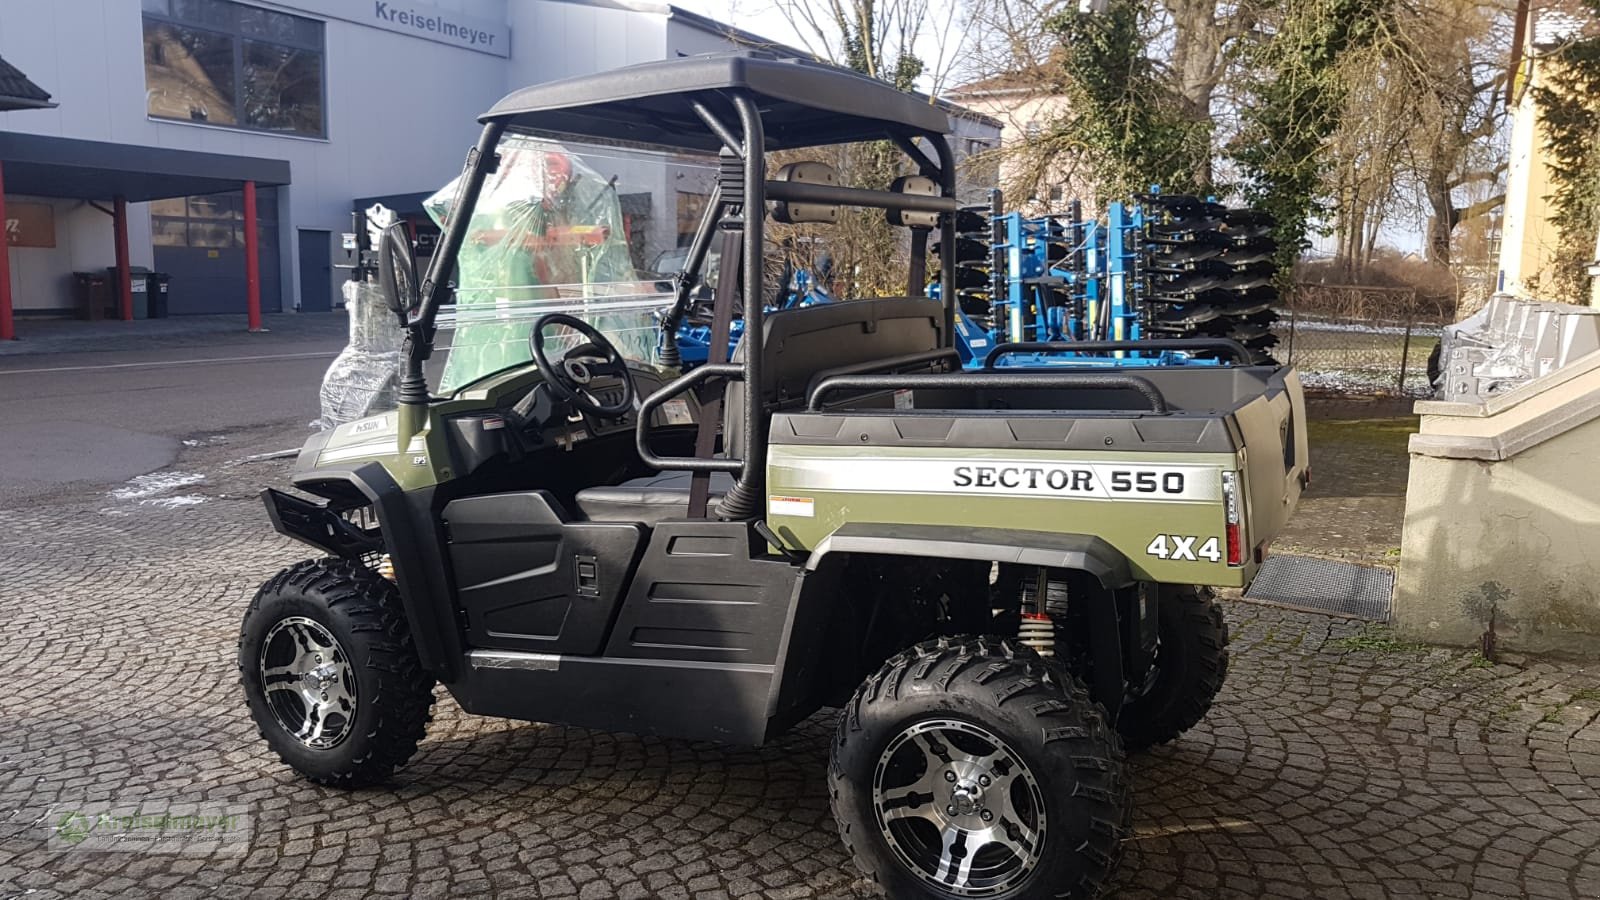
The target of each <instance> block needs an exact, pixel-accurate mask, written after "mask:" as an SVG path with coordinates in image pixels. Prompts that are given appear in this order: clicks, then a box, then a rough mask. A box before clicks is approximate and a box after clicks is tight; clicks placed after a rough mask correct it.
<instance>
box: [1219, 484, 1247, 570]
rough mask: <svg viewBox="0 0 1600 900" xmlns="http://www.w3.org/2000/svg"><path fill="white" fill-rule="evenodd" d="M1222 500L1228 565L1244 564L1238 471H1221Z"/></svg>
mask: <svg viewBox="0 0 1600 900" xmlns="http://www.w3.org/2000/svg"><path fill="white" fill-rule="evenodd" d="M1222 502H1223V505H1224V506H1225V507H1226V508H1227V516H1228V524H1227V529H1226V530H1227V536H1228V565H1230V566H1242V565H1244V533H1243V531H1242V530H1241V528H1240V507H1239V473H1237V472H1223V473H1222Z"/></svg>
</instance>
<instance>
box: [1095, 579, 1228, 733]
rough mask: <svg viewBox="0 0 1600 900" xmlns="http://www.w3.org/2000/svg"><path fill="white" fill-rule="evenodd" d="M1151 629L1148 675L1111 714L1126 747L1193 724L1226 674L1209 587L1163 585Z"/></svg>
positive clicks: (1220, 624) (1224, 627)
mask: <svg viewBox="0 0 1600 900" xmlns="http://www.w3.org/2000/svg"><path fill="white" fill-rule="evenodd" d="M1156 627H1157V631H1156V654H1155V660H1154V662H1153V663H1152V664H1151V666H1150V672H1149V676H1148V677H1147V678H1146V679H1145V684H1144V687H1143V688H1142V690H1140V691H1139V692H1137V693H1136V694H1135V695H1133V696H1131V697H1129V699H1128V702H1127V703H1125V704H1124V705H1123V707H1122V712H1121V714H1120V715H1119V716H1118V717H1117V730H1118V731H1119V732H1121V734H1122V739H1123V741H1124V742H1126V744H1127V746H1128V749H1129V750H1142V749H1144V748H1146V747H1151V746H1154V745H1156V744H1164V743H1166V742H1167V741H1170V740H1172V739H1173V738H1176V737H1177V736H1178V735H1180V734H1182V733H1184V732H1185V731H1188V730H1189V729H1190V728H1193V727H1194V726H1195V725H1196V724H1198V723H1199V722H1200V720H1201V719H1203V718H1205V716H1206V713H1207V712H1209V711H1210V709H1211V702H1212V701H1213V700H1214V699H1216V696H1217V692H1218V691H1221V690H1222V682H1223V681H1224V680H1225V679H1226V678H1227V676H1228V623H1227V622H1226V621H1224V620H1223V618H1222V608H1221V607H1220V606H1218V605H1217V601H1216V600H1215V599H1214V598H1213V597H1212V595H1211V591H1210V590H1209V589H1207V588H1200V587H1187V586H1184V587H1177V586H1171V585H1166V586H1163V587H1162V588H1161V603H1160V606H1159V609H1158V612H1157V624H1156Z"/></svg>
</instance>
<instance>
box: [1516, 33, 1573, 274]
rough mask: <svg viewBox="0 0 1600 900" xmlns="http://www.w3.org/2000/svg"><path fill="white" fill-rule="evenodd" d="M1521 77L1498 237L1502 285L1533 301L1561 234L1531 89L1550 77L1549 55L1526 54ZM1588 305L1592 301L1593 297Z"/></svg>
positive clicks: (1541, 126) (1549, 265)
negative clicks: (1541, 57)
mask: <svg viewBox="0 0 1600 900" xmlns="http://www.w3.org/2000/svg"><path fill="white" fill-rule="evenodd" d="M1526 65H1527V67H1528V68H1527V70H1526V72H1527V75H1526V77H1525V78H1524V79H1522V80H1520V81H1519V87H1520V99H1519V100H1518V102H1517V106H1516V108H1515V109H1514V110H1513V111H1512V126H1511V145H1510V148H1509V159H1508V163H1509V165H1508V168H1507V172H1506V202H1505V217H1504V220H1503V225H1502V231H1501V239H1500V241H1501V242H1500V275H1501V278H1502V280H1503V285H1502V290H1504V291H1505V292H1506V293H1508V294H1512V295H1514V296H1517V297H1524V298H1527V299H1531V300H1543V299H1550V298H1549V296H1548V293H1547V292H1546V293H1545V296H1543V297H1541V296H1539V295H1538V294H1539V293H1540V292H1539V291H1537V290H1536V287H1537V285H1538V284H1539V283H1540V282H1543V283H1548V282H1549V279H1550V276H1551V268H1550V267H1551V263H1552V261H1553V260H1554V257H1555V254H1556V247H1557V243H1558V242H1559V240H1560V237H1561V233H1560V227H1559V224H1558V221H1557V220H1556V219H1555V217H1554V216H1555V211H1554V208H1553V207H1551V206H1550V204H1549V203H1548V202H1547V201H1546V199H1545V198H1546V197H1547V196H1549V194H1550V192H1551V190H1552V187H1551V182H1550V167H1549V165H1548V164H1547V163H1546V159H1545V157H1546V151H1545V138H1546V134H1545V130H1544V127H1543V125H1542V123H1541V122H1540V120H1539V110H1538V105H1537V104H1535V103H1534V100H1533V89H1534V88H1535V87H1536V86H1538V85H1539V84H1540V82H1541V81H1542V80H1543V79H1545V78H1546V77H1548V73H1549V67H1550V66H1552V65H1554V63H1552V62H1550V61H1549V60H1548V59H1540V58H1537V57H1535V58H1530V59H1529V60H1528V61H1527V63H1526ZM1590 302H1591V304H1593V303H1594V300H1592V299H1591V301H1590Z"/></svg>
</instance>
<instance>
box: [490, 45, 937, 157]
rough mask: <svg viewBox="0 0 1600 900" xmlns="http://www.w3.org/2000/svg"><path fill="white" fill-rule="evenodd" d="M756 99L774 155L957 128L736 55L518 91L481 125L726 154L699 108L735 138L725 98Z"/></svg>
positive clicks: (873, 92)
mask: <svg viewBox="0 0 1600 900" xmlns="http://www.w3.org/2000/svg"><path fill="white" fill-rule="evenodd" d="M729 90H744V91H748V92H750V93H752V94H754V95H755V100H756V104H757V105H758V106H759V107H760V108H761V121H762V124H763V130H764V132H765V135H766V146H767V149H768V150H782V149H785V148H789V147H811V146H817V145H820V144H842V143H850V142H854V141H863V140H878V139H881V138H883V137H885V136H886V135H887V134H889V133H891V132H897V133H899V134H902V135H907V136H911V135H916V134H946V133H948V132H949V130H950V120H949V117H947V116H946V115H945V113H944V111H943V110H941V109H939V108H938V107H937V106H934V105H933V104H932V102H931V101H929V100H928V98H926V97H919V96H917V95H915V94H908V93H905V92H904V91H899V90H896V89H895V88H894V87H892V86H891V85H889V84H886V83H884V82H882V81H878V80H877V79H875V78H868V77H867V76H865V75H862V74H860V73H858V72H852V71H850V70H849V69H841V68H839V67H837V66H831V65H827V64H824V63H818V62H813V61H811V60H805V59H794V58H785V57H778V56H775V55H773V54H771V53H765V52H760V51H736V52H730V53H710V54H704V55H701V56H688V57H683V58H681V59H670V60H663V61H661V62H648V63H640V64H638V65H633V66H626V67H624V68H621V69H612V70H611V71H608V72H600V73H598V74H595V75H583V76H579V77H576V78H566V79H563V80H561V81H552V82H548V83H545V84H536V85H533V86H531V87H525V88H523V89H521V90H519V91H515V92H513V93H511V94H509V95H507V96H506V97H505V99H503V100H501V101H500V102H499V103H496V104H495V105H494V108H493V109H491V110H489V111H488V112H487V113H484V114H483V116H481V117H480V120H481V121H483V122H489V121H493V120H502V121H505V122H506V123H507V125H508V126H510V127H512V128H517V129H527V130H533V131H554V132H562V133H566V134H572V135H583V136H589V137H597V138H604V139H610V140H623V141H635V142H639V143H644V144H656V145H660V146H665V147H675V148H682V149H686V150H710V151H715V150H717V149H719V148H720V147H721V146H722V143H721V141H719V140H718V139H717V138H716V136H715V135H713V134H712V133H711V132H710V130H709V129H708V128H707V127H706V125H705V123H704V122H703V121H701V119H700V117H699V116H698V115H696V114H695V111H694V109H693V108H692V107H691V105H690V104H691V103H692V102H693V101H695V100H700V101H702V102H704V103H705V104H706V105H707V106H709V107H710V108H711V109H712V110H713V111H714V112H716V114H717V115H718V116H719V117H720V118H722V119H723V121H724V122H725V123H726V124H727V125H728V127H730V128H734V129H735V130H736V132H737V128H738V119H737V117H736V116H735V115H734V112H733V108H732V106H731V104H729V103H728V102H726V101H725V100H722V99H720V98H719V97H718V92H721V91H729Z"/></svg>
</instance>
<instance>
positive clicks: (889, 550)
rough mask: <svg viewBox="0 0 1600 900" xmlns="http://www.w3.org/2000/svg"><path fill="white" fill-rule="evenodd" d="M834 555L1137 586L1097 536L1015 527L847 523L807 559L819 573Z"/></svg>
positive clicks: (1123, 564) (1124, 563) (1119, 559)
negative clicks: (1044, 572)
mask: <svg viewBox="0 0 1600 900" xmlns="http://www.w3.org/2000/svg"><path fill="white" fill-rule="evenodd" d="M830 553H873V554H882V555H887V556H921V557H928V558H932V559H974V560H987V561H990V562H1001V563H1016V564H1018V565H1024V566H1044V567H1046V568H1052V569H1077V570H1080V571H1083V572H1087V573H1089V574H1090V575H1093V576H1094V577H1095V578H1096V579H1097V580H1098V581H1099V582H1100V584H1101V586H1102V587H1106V588H1119V587H1126V586H1127V585H1129V584H1132V583H1133V575H1132V573H1131V570H1130V568H1129V566H1128V560H1127V558H1126V557H1124V556H1123V555H1122V554H1121V553H1120V552H1118V551H1117V549H1116V548H1115V547H1113V546H1111V545H1110V544H1108V543H1106V542H1105V541H1103V540H1101V539H1100V538H1098V537H1094V536H1092V535H1085V534H1062V533H1060V532H1053V531H1048V532H1047V531H1024V530H1021V529H1012V528H958V527H953V526H942V525H884V524H869V523H852V524H849V525H844V526H841V527H840V528H839V530H837V531H835V532H834V533H833V534H830V535H828V536H827V537H825V538H823V539H822V541H820V542H819V543H818V544H817V546H816V548H815V549H814V550H812V551H811V556H810V558H809V559H807V560H806V570H807V571H816V569H817V566H819V565H821V563H822V560H823V558H824V557H826V556H827V555H828V554H830Z"/></svg>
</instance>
